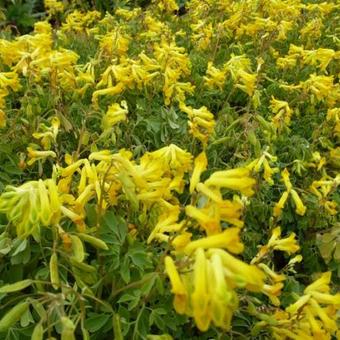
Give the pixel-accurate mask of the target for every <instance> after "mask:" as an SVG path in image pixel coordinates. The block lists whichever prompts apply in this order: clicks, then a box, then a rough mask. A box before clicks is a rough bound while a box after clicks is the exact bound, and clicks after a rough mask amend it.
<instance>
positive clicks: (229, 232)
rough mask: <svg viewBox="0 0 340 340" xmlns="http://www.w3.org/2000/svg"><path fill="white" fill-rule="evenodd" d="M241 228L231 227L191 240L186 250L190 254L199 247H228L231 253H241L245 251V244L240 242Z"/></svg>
mask: <svg viewBox="0 0 340 340" xmlns="http://www.w3.org/2000/svg"><path fill="white" fill-rule="evenodd" d="M239 233H240V229H239V228H229V229H226V230H224V231H223V232H222V233H220V234H216V235H212V236H208V237H203V238H200V239H198V240H195V241H191V242H190V243H189V244H188V245H187V246H186V247H185V248H184V252H185V253H187V254H190V253H191V252H193V251H194V250H196V249H198V248H202V249H208V248H221V249H227V250H229V251H230V252H231V253H234V254H239V253H241V252H242V251H243V249H244V246H243V244H242V243H241V242H240V237H239Z"/></svg>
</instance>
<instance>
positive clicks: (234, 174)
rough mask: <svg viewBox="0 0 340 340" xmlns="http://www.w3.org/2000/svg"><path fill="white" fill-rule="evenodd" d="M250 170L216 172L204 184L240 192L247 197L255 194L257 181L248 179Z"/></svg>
mask: <svg viewBox="0 0 340 340" xmlns="http://www.w3.org/2000/svg"><path fill="white" fill-rule="evenodd" d="M249 173H250V171H249V169H247V168H237V169H232V170H224V171H216V172H214V173H213V174H212V175H211V176H210V177H209V178H208V179H207V180H206V181H205V182H204V184H205V185H207V186H213V187H218V188H228V189H232V190H239V191H240V192H241V193H242V194H244V195H246V196H251V195H253V194H254V191H253V186H254V185H255V183H256V181H255V180H254V179H253V178H251V177H248V176H249Z"/></svg>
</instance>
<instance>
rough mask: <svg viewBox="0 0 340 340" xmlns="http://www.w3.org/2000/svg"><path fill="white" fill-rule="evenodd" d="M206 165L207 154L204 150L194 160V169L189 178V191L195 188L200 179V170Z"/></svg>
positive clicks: (204, 168)
mask: <svg viewBox="0 0 340 340" xmlns="http://www.w3.org/2000/svg"><path fill="white" fill-rule="evenodd" d="M207 165H208V160H207V156H206V154H205V152H204V151H203V152H201V153H200V154H199V155H198V156H197V157H196V158H195V161H194V170H193V172H192V175H191V179H190V188H189V191H190V193H192V192H193V191H194V190H195V188H196V186H197V184H198V183H199V181H200V177H201V174H202V172H203V171H205V170H206V169H207Z"/></svg>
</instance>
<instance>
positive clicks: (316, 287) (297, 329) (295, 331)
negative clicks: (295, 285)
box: [272, 272, 340, 339]
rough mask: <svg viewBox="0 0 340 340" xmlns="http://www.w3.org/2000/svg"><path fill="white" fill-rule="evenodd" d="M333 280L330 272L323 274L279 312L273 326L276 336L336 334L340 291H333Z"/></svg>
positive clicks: (319, 336)
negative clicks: (294, 300)
mask: <svg viewBox="0 0 340 340" xmlns="http://www.w3.org/2000/svg"><path fill="white" fill-rule="evenodd" d="M330 279H331V273H330V272H326V273H323V274H322V275H321V277H320V278H319V279H317V280H316V281H314V282H313V283H312V284H310V285H309V286H307V287H306V289H305V290H304V295H302V296H299V297H297V301H296V302H295V303H293V304H291V305H289V306H288V307H287V308H286V309H285V311H281V310H278V311H276V313H275V314H274V318H275V320H276V321H275V323H274V324H275V325H274V326H273V327H272V331H273V336H274V337H275V339H330V338H331V337H332V336H334V335H336V332H337V331H338V326H337V324H336V310H337V308H338V306H339V305H340V294H339V293H338V294H335V295H332V294H331V293H330V287H329V284H330Z"/></svg>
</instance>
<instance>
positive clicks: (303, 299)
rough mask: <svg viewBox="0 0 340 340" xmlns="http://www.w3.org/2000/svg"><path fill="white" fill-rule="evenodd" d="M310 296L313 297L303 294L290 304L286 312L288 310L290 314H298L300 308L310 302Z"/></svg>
mask: <svg viewBox="0 0 340 340" xmlns="http://www.w3.org/2000/svg"><path fill="white" fill-rule="evenodd" d="M310 298H311V296H310V295H309V294H307V295H303V296H302V297H300V298H299V299H298V300H297V301H296V302H294V303H293V304H291V305H289V306H288V307H287V308H286V312H288V313H290V314H296V313H297V312H298V310H299V309H300V308H302V307H303V306H304V305H305V304H306V303H307V302H309V300H310Z"/></svg>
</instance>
